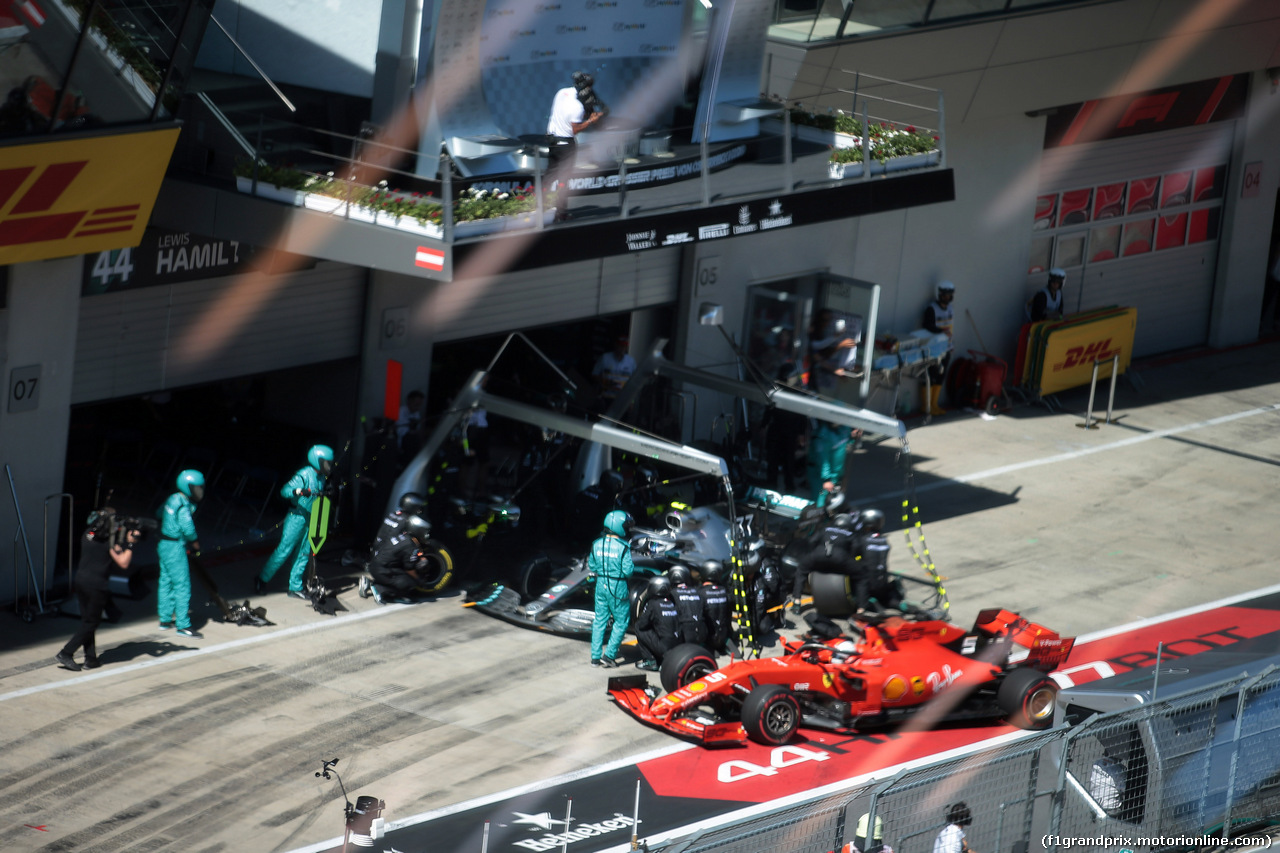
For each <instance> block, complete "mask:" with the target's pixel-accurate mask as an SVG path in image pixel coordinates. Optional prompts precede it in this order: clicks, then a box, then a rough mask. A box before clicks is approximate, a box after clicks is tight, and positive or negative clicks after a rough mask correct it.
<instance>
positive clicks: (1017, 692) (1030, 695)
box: [996, 669, 1058, 729]
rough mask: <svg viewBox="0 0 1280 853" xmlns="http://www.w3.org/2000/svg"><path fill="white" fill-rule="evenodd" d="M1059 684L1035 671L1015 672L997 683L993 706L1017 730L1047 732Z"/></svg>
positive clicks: (1023, 670) (1017, 670) (1020, 670)
mask: <svg viewBox="0 0 1280 853" xmlns="http://www.w3.org/2000/svg"><path fill="white" fill-rule="evenodd" d="M1057 697H1058V685H1057V684H1056V683H1055V682H1054V680H1053V679H1052V678H1050V677H1049V676H1047V675H1045V674H1044V673H1043V672H1040V671H1039V670H1038V669H1015V670H1013V671H1012V672H1010V673H1009V674H1008V675H1006V676H1005V677H1004V680H1003V681H1001V682H1000V689H999V691H998V692H997V693H996V704H997V705H999V706H1000V710H1001V711H1002V712H1003V713H1004V715H1005V718H1006V719H1008V721H1009V722H1010V723H1012V724H1013V725H1015V726H1017V727H1018V728H1020V729H1047V728H1049V724H1050V723H1052V722H1053V705H1054V700H1056V699H1057Z"/></svg>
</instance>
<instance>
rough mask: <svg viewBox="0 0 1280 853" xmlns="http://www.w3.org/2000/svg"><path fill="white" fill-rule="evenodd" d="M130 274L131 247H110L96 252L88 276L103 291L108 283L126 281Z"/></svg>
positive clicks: (131, 270)
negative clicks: (95, 258)
mask: <svg viewBox="0 0 1280 853" xmlns="http://www.w3.org/2000/svg"><path fill="white" fill-rule="evenodd" d="M132 274H133V249H112V250H111V251H109V252H99V253H98V259H97V260H96V261H94V263H93V271H92V272H90V273H89V278H90V279H93V280H95V281H97V282H98V284H99V287H100V289H101V290H103V291H105V290H107V289H108V287H109V285H112V284H125V283H128V281H129V276H130V275H132Z"/></svg>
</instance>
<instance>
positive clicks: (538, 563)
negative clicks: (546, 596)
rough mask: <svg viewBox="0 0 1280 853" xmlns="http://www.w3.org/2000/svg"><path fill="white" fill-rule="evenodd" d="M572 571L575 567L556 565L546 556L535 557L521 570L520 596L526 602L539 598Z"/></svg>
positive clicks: (564, 564)
mask: <svg viewBox="0 0 1280 853" xmlns="http://www.w3.org/2000/svg"><path fill="white" fill-rule="evenodd" d="M571 571H573V566H571V565H568V564H566V563H556V562H554V561H552V560H551V559H550V558H549V557H547V556H545V555H539V556H537V557H534V558H533V559H532V560H530V561H529V562H527V563H525V564H524V566H522V567H521V569H520V594H521V595H522V596H524V598H525V599H526V600H529V599H534V598H537V597H538V596H540V595H542V594H543V593H544V592H546V591H547V590H548V589H550V588H551V587H552V586H554V585H555V584H557V583H559V582H560V581H562V580H564V578H565V576H566V575H568V574H569V572H571Z"/></svg>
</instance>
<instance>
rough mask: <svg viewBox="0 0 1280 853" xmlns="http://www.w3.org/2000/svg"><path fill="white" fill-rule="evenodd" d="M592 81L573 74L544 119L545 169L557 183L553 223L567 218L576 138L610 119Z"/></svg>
mask: <svg viewBox="0 0 1280 853" xmlns="http://www.w3.org/2000/svg"><path fill="white" fill-rule="evenodd" d="M594 87H595V78H593V77H592V76H591V75H590V74H588V73H586V72H585V71H575V72H573V85H572V86H566V87H565V88H563V89H560V90H559V91H557V92H556V94H555V98H553V99H552V101H551V115H550V117H548V119H547V143H548V154H547V161H548V162H547V165H548V166H549V167H550V168H549V171H550V174H551V177H552V179H553V180H554V181H555V183H556V185H557V186H556V193H557V194H556V221H557V222H563V221H564V220H566V219H568V218H569V178H571V177H572V176H573V167H574V151H575V149H576V147H577V140H576V137H577V135H578V134H579V133H581V132H582V131H584V130H586V129H587V128H589V127H591V126H592V125H593V124H595V123H596V122H598V121H600V120H602V119H603V118H604V117H605V116H607V115H609V107H608V106H607V105H606V104H605V103H604V101H602V100H600V96H599V95H597V94H596V90H595V88H594Z"/></svg>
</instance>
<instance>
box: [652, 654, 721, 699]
mask: <svg viewBox="0 0 1280 853" xmlns="http://www.w3.org/2000/svg"><path fill="white" fill-rule="evenodd" d="M719 668H720V666H719V664H717V663H716V656H715V655H713V654H712V653H711V652H709V651H707V650H706V649H705V648H703V647H702V646H700V645H698V644H697V643H681V644H680V645H678V646H676V647H675V648H674V649H672V650H671V651H669V652H667V653H666V654H665V655H663V656H662V669H661V671H660V672H659V673H658V677H659V679H660V680H661V681H662V689H663V690H665V691H667V692H668V693H670V692H672V691H673V690H679V689H680V688H681V687H684V686H685V685H686V684H689V683H690V682H693V681H697V680H698V679H699V678H705V677H706V676H707V675H709V674H710V673H713V672H715V671H716V670H717V669H719Z"/></svg>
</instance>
